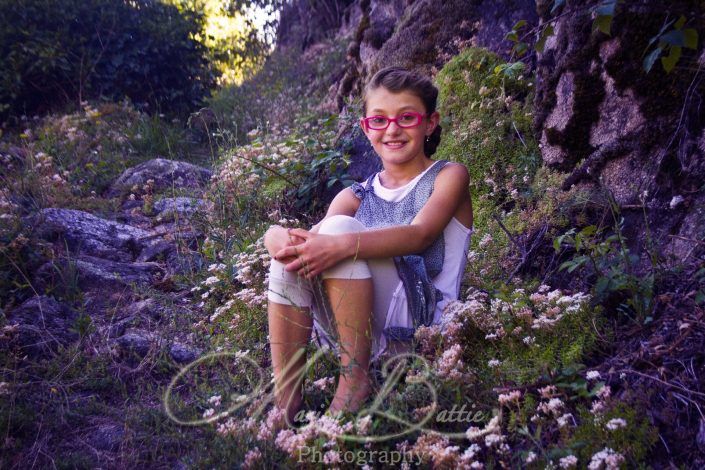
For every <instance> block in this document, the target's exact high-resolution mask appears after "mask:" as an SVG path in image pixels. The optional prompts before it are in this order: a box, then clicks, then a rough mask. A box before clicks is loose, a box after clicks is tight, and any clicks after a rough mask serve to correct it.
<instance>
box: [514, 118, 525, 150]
mask: <svg viewBox="0 0 705 470" xmlns="http://www.w3.org/2000/svg"><path fill="white" fill-rule="evenodd" d="M512 126H514V130H515V131H516V133H517V136H519V140H521V143H522V144H523V145H524V148H526V147H527V145H526V142H524V138H523V137H522V136H521V133H520V132H519V129H517V125H516V123H515V122H514V121H512Z"/></svg>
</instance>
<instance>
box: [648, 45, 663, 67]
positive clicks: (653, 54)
mask: <svg viewBox="0 0 705 470" xmlns="http://www.w3.org/2000/svg"><path fill="white" fill-rule="evenodd" d="M661 52H663V49H661V48H660V47H657V48H656V49H654V50H653V51H651V54H649V55H647V56H646V58H645V59H644V71H645V72H646V73H649V72H650V71H651V68H652V67H653V66H654V63H656V59H658V58H659V56H660V55H661Z"/></svg>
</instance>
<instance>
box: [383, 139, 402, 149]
mask: <svg viewBox="0 0 705 470" xmlns="http://www.w3.org/2000/svg"><path fill="white" fill-rule="evenodd" d="M383 143H384V146H385V147H389V148H393V149H398V148H402V147H403V146H404V145H406V142H404V141H400V140H392V141H389V142H383Z"/></svg>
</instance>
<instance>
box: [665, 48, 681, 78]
mask: <svg viewBox="0 0 705 470" xmlns="http://www.w3.org/2000/svg"><path fill="white" fill-rule="evenodd" d="M680 58H681V48H680V47H679V46H671V51H670V53H669V54H668V56H667V57H661V65H663V69H664V70H665V71H666V73H670V72H671V70H673V68H674V67H675V66H676V64H677V63H678V59H680Z"/></svg>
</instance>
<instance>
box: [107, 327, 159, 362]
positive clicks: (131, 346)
mask: <svg viewBox="0 0 705 470" xmlns="http://www.w3.org/2000/svg"><path fill="white" fill-rule="evenodd" d="M115 342H116V344H117V345H118V347H119V348H120V349H121V351H122V352H123V353H126V354H128V355H129V354H136V355H137V356H139V357H144V356H146V355H147V353H148V352H149V349H150V347H151V345H152V342H153V341H152V337H151V336H150V335H149V334H148V333H147V332H145V331H142V330H128V332H127V333H125V334H124V335H122V336H120V337H119V338H118V339H117V340H116V341H115Z"/></svg>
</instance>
